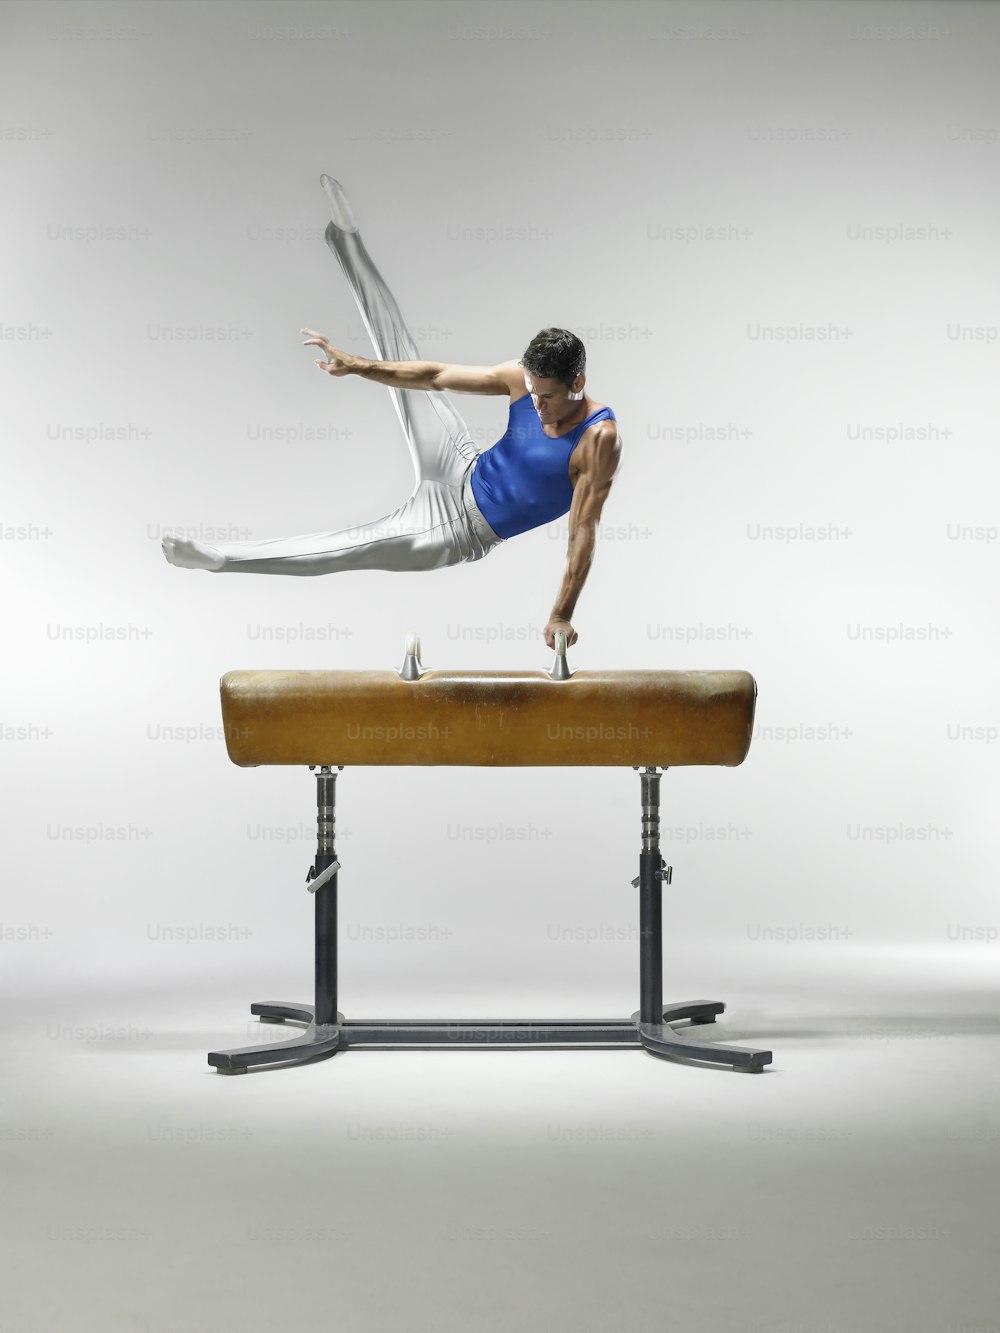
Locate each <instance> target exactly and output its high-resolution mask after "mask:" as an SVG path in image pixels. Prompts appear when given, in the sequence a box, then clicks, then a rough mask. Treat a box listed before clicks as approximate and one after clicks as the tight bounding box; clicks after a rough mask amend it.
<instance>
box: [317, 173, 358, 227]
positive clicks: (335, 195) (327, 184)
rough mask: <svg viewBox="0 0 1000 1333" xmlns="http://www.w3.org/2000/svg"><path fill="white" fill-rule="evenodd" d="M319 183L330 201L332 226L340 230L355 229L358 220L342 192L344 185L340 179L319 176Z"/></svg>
mask: <svg viewBox="0 0 1000 1333" xmlns="http://www.w3.org/2000/svg"><path fill="white" fill-rule="evenodd" d="M319 181H320V184H321V185H322V187H323V189H324V190H325V191H326V197H327V198H328V199H329V201H330V214H331V216H332V218H333V222H334V226H337V227H339V228H340V230H341V231H357V229H358V222H357V218H355V216H354V210H353V209H352V208H351V205H350V202H349V200H348V198H347V195H346V194H345V193H344V187H343V186H342V185H341V183H340V181H336V180H334V179H333V177H332V176H326V175H323V176H320V178H319Z"/></svg>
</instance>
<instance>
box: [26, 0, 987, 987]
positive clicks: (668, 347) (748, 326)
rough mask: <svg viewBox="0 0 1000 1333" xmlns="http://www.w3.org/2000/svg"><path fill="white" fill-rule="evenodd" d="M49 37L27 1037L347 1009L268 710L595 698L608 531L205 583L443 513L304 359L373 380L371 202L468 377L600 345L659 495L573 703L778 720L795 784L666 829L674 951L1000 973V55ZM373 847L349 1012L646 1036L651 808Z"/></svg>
mask: <svg viewBox="0 0 1000 1333" xmlns="http://www.w3.org/2000/svg"><path fill="white" fill-rule="evenodd" d="M0 33H2V52H3V53H2V56H0V88H2V92H0V119H2V126H3V134H2V141H0V152H2V155H3V172H2V180H3V191H4V200H5V207H4V208H3V209H2V210H0V236H2V244H3V255H4V261H3V303H2V310H0V324H2V341H0V364H2V367H3V386H4V387H3V394H2V408H0V410H2V413H3V436H2V438H3V459H4V464H3V482H4V485H3V494H4V502H3V507H2V513H0V520H2V525H3V532H2V536H3V540H2V542H0V577H2V582H3V590H4V599H5V614H4V626H5V630H6V634H5V644H6V647H5V652H4V654H3V662H2V672H3V682H4V683H3V707H2V728H3V730H2V746H0V762H2V765H3V776H4V796H5V833H6V836H5V858H4V863H5V874H4V888H3V899H2V912H0V920H2V932H3V933H2V946H3V959H4V967H3V975H4V977H5V978H6V983H7V984H8V985H9V986H10V987H11V988H12V989H13V990H16V991H17V992H18V993H20V994H22V995H23V994H24V988H25V986H28V987H38V988H39V989H40V990H45V991H48V990H51V988H52V987H54V986H59V985H62V984H70V985H72V986H74V987H76V988H77V989H78V990H79V989H80V988H86V987H87V986H93V987H98V988H99V987H102V986H105V985H113V986H120V985H121V983H122V982H126V983H129V984H134V985H135V986H136V987H141V986H150V987H156V986H171V985H174V984H176V980H177V978H178V977H179V976H182V975H183V976H184V977H185V978H189V979H190V980H191V981H192V982H196V981H197V980H198V979H201V980H203V981H206V982H207V981H208V980H209V979H211V978H217V977H219V976H220V974H223V973H229V972H241V973H243V972H249V971H250V970H252V971H253V972H254V975H256V976H259V985H258V986H257V989H258V990H260V991H261V992H262V993H263V991H264V990H268V989H269V986H270V983H269V982H268V977H269V976H271V975H273V974H277V973H279V972H280V974H281V975H282V976H289V977H291V976H301V982H302V984H301V986H300V987H299V988H298V990H297V991H296V995H299V991H301V992H302V993H301V995H300V996H299V998H302V999H307V998H308V994H307V990H308V973H309V960H310V952H309V950H310V929H311V899H310V898H309V896H308V895H307V893H306V892H305V889H304V880H305V874H306V871H307V869H308V866H309V864H310V861H311V857H312V851H313V841H312V839H313V829H314V817H315V795H314V782H313V779H312V776H311V775H310V774H309V772H308V770H306V769H256V770H241V769H238V768H236V767H234V766H233V765H232V764H231V763H230V762H229V760H228V758H227V755H226V752H225V746H224V742H223V739H222V733H221V716H220V711H219V695H218V681H219V677H220V676H221V675H222V673H223V672H225V671H227V670H231V669H238V668H256V667H259V668H280V667H293V668H361V669H366V668H370V669H380V670H381V669H386V668H393V667H398V666H399V664H400V662H401V660H402V653H403V641H404V635H405V633H406V631H407V630H409V629H411V628H413V629H416V630H417V631H418V632H419V634H420V636H421V640H422V645H423V659H424V663H425V665H426V666H428V667H434V668H449V667H454V668H469V667H474V668H482V667H486V668H503V667H510V668H525V667H539V668H543V667H544V668H547V667H548V666H549V664H550V661H551V654H550V652H549V651H548V650H547V649H546V648H545V646H544V643H543V641H542V629H543V627H544V625H545V623H546V620H547V618H548V614H549V611H550V609H551V607H552V604H553V602H554V600H555V596H556V593H557V590H558V587H559V583H560V579H561V576H562V572H563V565H564V561H565V554H566V534H567V529H566V521H565V519H564V520H561V521H560V522H559V523H557V524H553V525H551V526H550V527H549V528H546V529H541V530H537V531H535V532H532V533H529V534H526V535H525V536H523V537H520V538H518V539H516V540H514V541H512V542H510V543H508V544H506V545H505V546H503V547H501V548H500V549H499V550H498V551H495V552H494V553H493V554H492V555H491V556H489V557H488V558H487V559H486V560H484V561H482V562H480V563H477V564H473V565H467V566H459V567H456V568H453V569H447V570H441V571H436V572H432V573H429V574H413V575H399V574H393V573H388V572H385V573H383V572H375V571H363V572H358V573H348V574H342V575H331V576H328V577H320V578H290V577H262V576H253V575H245V576H243V577H240V576H233V575H226V574H223V575H218V576H217V575H214V574H209V573H206V572H203V571H192V570H183V569H177V568H174V567H171V566H170V565H168V564H167V563H166V561H165V560H164V558H163V556H162V554H161V551H160V539H161V537H162V536H163V534H164V533H166V532H179V533H183V534H185V535H189V536H195V537H200V538H201V539H203V540H206V541H209V542H210V541H211V540H212V537H213V535H215V536H225V537H227V538H242V537H247V538H251V537H252V538H259V537H270V536H288V535H292V534H295V533H300V532H312V531H316V530H318V529H323V528H329V529H337V528H340V527H344V526H348V525H350V524H353V523H359V522H365V521H369V520H373V519H375V518H377V517H379V516H380V515H383V514H385V513H387V512H389V511H390V510H391V509H393V508H394V507H395V506H396V505H397V504H399V503H400V502H401V501H402V500H403V499H405V498H406V496H407V495H408V494H409V491H410V487H411V478H410V462H409V456H408V452H407V450H406V447H405V444H404V440H403V436H402V433H401V430H400V427H399V423H398V421H397V419H396V416H395V413H394V411H393V409H392V405H391V401H390V396H389V393H388V390H386V389H385V388H384V387H382V386H379V385H373V384H370V383H366V382H363V381H361V380H357V379H348V380H331V379H330V378H329V377H327V376H324V375H322V374H320V373H319V372H318V371H317V370H316V369H315V368H314V366H313V364H312V362H313V359H314V354H315V353H314V349H310V348H304V347H302V346H301V345H300V344H301V342H302V336H301V335H300V334H299V332H298V331H299V329H300V328H302V327H303V326H308V327H311V328H317V329H320V330H321V331H323V332H324V333H325V334H326V335H327V336H328V337H329V338H330V339H331V341H332V342H333V343H334V344H335V345H337V346H340V347H343V348H345V349H347V350H349V351H354V352H358V353H362V354H370V351H371V348H370V344H369V343H368V340H367V337H366V335H365V332H364V329H363V328H362V326H361V322H360V318H359V315H358V312H357V309H356V307H355V305H354V302H353V298H352V297H351V294H350V292H349V289H348V287H347V283H346V280H345V278H344V275H343V274H342V272H341V271H340V269H339V266H338V265H337V263H336V260H335V259H334V257H333V256H332V254H331V253H330V252H329V250H328V249H327V247H326V245H325V243H324V241H323V229H324V227H325V225H326V221H327V216H328V215H327V210H326V198H325V196H324V194H323V192H322V190H321V188H320V185H319V177H320V174H321V173H323V172H326V173H329V174H330V175H332V176H334V177H335V178H337V179H338V180H340V181H341V182H342V183H343V185H344V187H345V189H346V190H347V192H348V195H349V196H350V198H351V200H352V203H353V205H354V207H355V210H356V212H357V215H358V219H359V222H360V226H361V231H362V234H363V236H364V238H365V243H366V245H367V246H368V248H369V250H370V252H371V254H372V256H373V258H374V259H375V262H376V264H377V265H378V266H379V268H380V270H381V271H382V273H383V275H384V276H385V278H386V281H387V282H388V284H389V286H390V288H391V289H392V291H393V292H394V294H395V295H396V296H397V298H398V300H399V303H400V307H401V309H402V312H403V314H404V316H405V318H406V319H407V321H408V323H409V325H410V327H411V330H412V331H413V333H414V335H415V338H416V341H417V344H418V347H419V349H420V353H421V355H422V356H424V357H426V358H427V359H432V360H440V361H454V362H461V363H490V362H494V361H499V360H503V359H507V358H509V357H515V356H519V355H520V354H521V352H522V351H523V350H524V348H525V346H526V345H527V343H528V341H529V340H530V338H531V337H532V336H533V335H534V334H535V333H536V332H537V331H538V329H540V328H542V327H544V326H547V325H551V324H557V325H561V326H564V327H568V328H570V329H573V330H574V331H575V332H576V333H577V334H578V335H579V336H580V337H581V338H582V339H583V341H584V342H585V344H586V346H587V350H588V381H587V388H588V392H589V393H590V394H591V395H592V396H593V397H594V398H595V399H596V400H597V401H598V402H601V403H607V404H609V405H611V406H612V407H613V408H614V410H615V413H616V415H617V417H618V421H619V425H620V429H621V434H622V439H623V442H624V452H623V459H624V462H623V468H622V472H621V474H620V476H619V479H618V480H617V482H616V484H615V487H614V489H613V491H612V495H611V497H610V499H609V501H608V504H607V506H606V509H605V511H604V515H603V518H602V524H601V530H600V533H599V538H598V550H597V556H596V559H595V563H594V567H593V570H592V572H591V575H590V577H589V579H588V582H587V585H586V587H585V589H584V591H583V594H582V596H581V598H580V601H579V605H578V608H577V613H576V615H575V616H574V625H575V627H576V629H577V630H578V632H579V634H580V641H579V643H578V645H577V646H575V647H574V648H572V649H571V650H570V665H571V666H572V667H573V668H574V669H589V668H597V667H601V668H644V669H645V668H677V669H699V668H739V669H746V670H749V671H752V673H753V674H754V676H755V677H756V679H757V681H758V686H759V691H760V694H759V701H758V714H757V730H756V733H755V736H754V740H753V744H752V746H751V750H750V753H749V755H748V758H747V760H746V761H745V763H744V764H743V765H742V766H741V767H740V768H738V769H733V770H727V769H690V770H672V771H670V772H669V773H668V774H667V775H666V776H665V778H664V781H663V784H662V795H663V829H664V849H665V851H666V853H667V858H668V860H670V861H671V862H672V863H673V864H674V867H675V879H674V885H673V886H672V887H671V889H670V890H668V893H669V894H671V895H672V901H671V904H670V908H669V911H668V914H667V916H668V920H669V922H670V932H671V935H670V942H668V948H670V947H673V948H675V949H677V948H680V949H681V950H682V951H684V950H686V949H687V946H688V945H690V946H691V957H692V958H694V959H695V960H697V959H699V958H700V959H704V958H707V957H709V956H710V953H711V950H712V949H713V948H720V949H721V948H723V947H725V948H728V949H732V950H734V951H735V957H736V959H737V961H736V963H735V966H736V968H737V970H749V969H751V968H752V967H753V966H754V963H753V961H752V960H753V959H754V958H755V957H758V956H760V950H761V949H762V948H763V947H765V946H771V947H773V948H774V947H776V948H777V949H778V951H779V953H780V952H781V950H784V953H783V956H785V957H788V958H792V957H794V958H795V959H796V961H797V962H798V961H801V960H804V959H806V958H812V957H815V958H816V959H817V960H819V963H820V964H822V962H823V960H824V959H825V960H826V961H827V962H829V961H830V960H831V959H833V960H836V959H840V958H844V959H845V960H846V959H847V956H848V951H850V950H855V949H857V948H862V949H864V948H871V949H873V950H893V949H900V948H903V949H907V948H908V949H913V950H926V951H930V955H931V962H930V963H929V966H930V967H931V968H933V966H934V962H933V959H934V958H941V957H943V958H946V959H948V960H949V962H954V960H955V958H956V956H957V955H959V954H960V952H961V951H962V950H969V951H970V957H971V956H972V951H975V952H976V954H977V956H978V957H979V958H980V959H981V958H982V957H983V952H982V951H984V950H985V951H987V954H986V956H993V955H995V954H996V952H997V951H998V950H1000V941H998V927H1000V912H998V910H997V907H996V896H995V870H996V854H995V834H994V817H993V816H994V812H995V809H996V803H997V795H998V783H997V775H996V755H997V749H998V742H1000V710H998V707H997V701H996V686H995V679H996V669H995V664H996V660H997V651H998V646H1000V645H998V616H997V609H996V568H997V559H998V556H997V551H998V546H1000V532H998V528H1000V518H998V511H997V503H996V495H997V484H998V480H1000V477H998V472H1000V469H998V465H997V458H996V448H997V433H998V425H997V421H998V412H997V406H998V404H997V392H996V384H997V376H996V362H997V355H998V347H1000V331H998V316H997V305H996V292H997V267H998V265H997V256H996V234H997V220H998V205H1000V175H998V172H997V136H998V127H1000V109H998V98H1000V94H998V89H997V80H996V65H997V55H998V50H1000V9H998V8H997V7H996V6H991V5H985V4H973V3H947V4H934V3H927V4H920V5H907V4H888V3H887V4H881V3H869V4H864V5H853V4H837V3H826V4H824V3H820V4H810V3H806V4H803V3H797V4H792V3H769V2H766V0H761V2H760V3H753V4H747V3H717V4H713V5H710V6H709V5H704V4H687V3H677V4H657V3H649V4H646V3H631V2H630V0H621V2H620V3H617V4H615V5H614V6H611V5H605V4H598V3H591V4H565V5H564V4H558V3H539V4H522V3H519V0H513V2H512V3H509V4H505V5H503V6H497V5H489V4H449V3H422V2H421V3H412V2H411V3H407V4H389V3H382V4H374V5H373V4H353V3H345V4H337V3H332V4H318V3H317V4H313V3H305V2H302V0H297V2H296V3H291V4H288V3H242V2H239V0H237V2H236V3H227V4H199V5H164V4H159V3H152V4H138V3H115V4H111V3H106V4H101V3H79V4H63V3H50V4H44V5H37V4H26V3H8V4H6V5H5V6H4V7H3V14H2V16H0ZM454 398H455V402H456V406H457V407H458V408H459V410H460V411H461V413H462V414H463V416H464V417H465V419H466V421H467V422H468V424H469V427H470V430H471V431H472V433H473V438H474V439H475V440H476V442H477V443H478V444H479V445H480V446H481V447H486V446H487V445H489V444H490V443H492V442H493V441H494V440H496V439H498V438H499V437H500V435H502V433H503V431H504V428H505V415H506V405H505V402H504V401H503V400H499V399H491V398H476V397H471V396H467V395H455V396H454ZM337 810H338V835H339V836H338V850H339V852H340V859H341V861H342V863H343V866H344V870H343V872H342V874H341V877H340V880H341V888H342V895H343V896H342V903H343V908H342V927H341V929H342V941H343V943H342V957H344V959H345V961H344V968H345V975H346V976H348V977H352V978H354V979H355V980H356V981H358V982H359V983H360V982H361V981H363V979H365V978H396V979H398V978H400V977H408V976H410V975H413V976H419V977H420V978H422V979H423V981H424V982H426V983H427V984H428V985H430V984H432V983H434V982H436V983H437V984H439V985H444V986H447V984H449V982H450V981H451V980H452V979H454V981H455V982H456V984H457V983H458V982H469V984H475V983H476V980H477V979H480V978H490V977H492V978H493V979H495V980H496V981H497V982H498V984H501V983H502V984H504V985H506V984H508V983H510V982H511V977H512V976H516V974H517V972H518V970H519V969H521V970H523V972H524V974H525V975H530V976H531V977H533V978H536V979H539V980H540V979H541V978H543V977H544V978H545V983H546V984H551V985H554V986H557V987H558V985H559V984H560V981H559V979H560V978H563V979H564V984H565V987H566V988H567V989H570V988H572V987H579V988H586V987H587V986H589V985H591V984H592V983H593V982H594V981H595V979H597V980H600V981H601V983H602V984H603V983H605V982H607V983H608V984H609V985H613V986H617V985H619V984H620V985H621V987H623V988H629V989H630V988H632V986H633V978H634V975H635V953H636V949H637V941H636V937H635V917H636V902H635V893H634V891H633V890H632V889H631V888H630V886H629V881H630V879H631V877H632V876H633V875H634V874H635V873H637V853H638V849H639V834H640V819H639V814H640V812H639V779H638V777H637V775H636V774H634V773H632V772H631V771H629V770H623V771H620V770H602V769H591V770H558V769H539V770H516V771H515V770H502V769H501V770H490V769H447V768H442V769H379V770H376V769H370V768H369V769H364V768H355V769H350V768H349V769H345V770H344V772H343V773H342V774H341V775H340V778H339V780H338V804H337ZM990 951H992V953H991V952H990ZM264 968H270V969H271V972H269V973H267V974H266V975H265V974H262V971H261V969H264ZM553 978H555V980H554V981H553ZM274 989H275V990H276V989H277V987H276V986H275V987H274ZM703 989H708V988H706V987H703ZM511 990H512V991H515V992H516V990H517V987H516V985H514V984H512V983H511ZM517 1002H518V1001H517V999H516V998H515V1003H514V1004H511V1005H509V1006H508V1008H509V1009H511V1010H512V1009H514V1008H515V1007H516V1004H517ZM578 1007H579V1006H578V1005H577V1008H578ZM418 1008H419V1006H418ZM109 1013H110V1010H109Z"/></svg>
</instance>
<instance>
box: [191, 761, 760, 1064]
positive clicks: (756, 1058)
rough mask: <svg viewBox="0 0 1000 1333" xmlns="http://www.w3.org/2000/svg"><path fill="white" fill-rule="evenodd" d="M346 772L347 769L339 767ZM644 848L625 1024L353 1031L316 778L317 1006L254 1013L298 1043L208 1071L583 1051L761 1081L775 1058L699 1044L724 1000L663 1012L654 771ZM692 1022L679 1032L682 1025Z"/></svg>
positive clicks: (328, 782) (322, 781) (663, 875)
mask: <svg viewBox="0 0 1000 1333" xmlns="http://www.w3.org/2000/svg"><path fill="white" fill-rule="evenodd" d="M339 768H343V765H342V764H341V765H339ZM640 777H641V779H642V818H643V848H642V851H641V852H640V854H639V874H638V876H637V877H636V878H635V879H634V880H633V881H632V884H633V887H634V886H636V885H638V887H639V935H640V945H639V992H640V1007H639V1009H638V1010H637V1011H636V1012H635V1013H634V1014H632V1016H631V1017H630V1018H629V1019H628V1020H625V1021H618V1022H591V1021H581V1020H572V1019H556V1020H552V1021H545V1020H534V1019H532V1020H527V1019H525V1020H519V1021H505V1020H496V1021H493V1020H490V1021H486V1020H485V1019H481V1020H469V1021H466V1020H461V1021H459V1020H456V1019H439V1020H431V1019H355V1020H352V1021H350V1022H348V1020H347V1019H345V1018H344V1015H343V1014H342V1013H340V1012H339V1011H338V1009H337V875H338V872H339V869H340V863H339V861H338V860H337V858H336V855H335V853H334V793H335V785H334V784H335V783H336V778H337V774H336V773H334V772H333V771H332V770H331V768H330V767H329V765H324V766H322V767H321V768H320V769H319V771H318V772H317V773H316V779H317V833H318V842H317V853H316V860H315V864H314V865H313V866H311V867H310V870H309V877H308V880H307V883H308V884H309V887H310V890H311V891H313V892H315V894H316V941H315V943H316V952H315V982H316V991H315V994H316V1002H315V1004H314V1005H302V1004H287V1003H284V1002H278V1001H263V1002H260V1003H255V1004H251V1006H250V1012H251V1014H254V1015H256V1016H257V1017H258V1018H260V1019H261V1020H263V1021H264V1022H280V1023H285V1022H290V1023H297V1024H304V1025H305V1031H304V1032H303V1033H302V1034H301V1035H300V1037H299V1039H298V1040H293V1041H285V1042H277V1043H275V1044H273V1045H263V1044H262V1045H254V1046H242V1047H239V1048H237V1049H234V1050H228V1051H211V1052H209V1056H208V1063H209V1064H210V1065H212V1066H213V1067H214V1068H215V1069H216V1071H217V1072H218V1073H220V1074H245V1073H246V1072H247V1070H248V1069H250V1068H252V1067H254V1066H264V1065H289V1064H304V1063H306V1062H307V1061H312V1060H316V1059H320V1058H322V1057H325V1056H328V1055H333V1054H335V1053H336V1052H337V1051H342V1050H347V1049H348V1048H349V1047H351V1046H384V1047H387V1048H388V1047H396V1048H407V1047H438V1048H441V1047H444V1048H448V1047H457V1046H485V1047H506V1048H508V1049H509V1048H512V1047H515V1048H516V1047H522V1048H523V1047H531V1046H553V1047H575V1046H583V1047H588V1048H590V1049H601V1048H619V1047H630V1046H637V1047H641V1048H643V1049H644V1050H647V1051H650V1052H651V1053H653V1054H654V1055H661V1056H666V1057H668V1058H669V1059H673V1060H684V1061H691V1062H695V1063H702V1064H709V1065H728V1066H730V1067H732V1068H733V1069H736V1070H747V1071H749V1072H751V1073H759V1072H760V1071H761V1070H762V1069H763V1067H764V1066H765V1065H768V1064H770V1063H771V1052H770V1051H765V1050H755V1049H753V1048H750V1047H745V1046H725V1045H723V1044H722V1043H721V1042H705V1041H699V1040H697V1039H696V1038H695V1037H693V1036H692V1035H690V1028H693V1027H697V1026H702V1025H705V1024H707V1023H714V1022H715V1019H716V1016H717V1015H718V1014H721V1013H723V1012H724V1011H725V1007H726V1006H725V1004H723V1003H722V1001H720V1000H695V1001H691V1002H689V1003H685V1004H671V1005H668V1006H667V1007H666V1008H663V999H662V996H663V983H662V974H663V930H662V915H661V885H662V884H664V883H667V884H669V883H670V881H671V878H672V870H671V867H670V866H666V865H664V862H663V858H662V856H661V855H660V850H659V796H660V792H659V782H660V774H659V772H658V771H657V769H656V768H645V769H643V770H642V771H641V773H640ZM685 1020H686V1021H687V1022H688V1024H689V1027H688V1028H685V1029H683V1030H681V1031H679V1032H678V1031H677V1030H676V1029H675V1028H674V1026H673V1025H674V1024H675V1023H681V1022H684V1021H685Z"/></svg>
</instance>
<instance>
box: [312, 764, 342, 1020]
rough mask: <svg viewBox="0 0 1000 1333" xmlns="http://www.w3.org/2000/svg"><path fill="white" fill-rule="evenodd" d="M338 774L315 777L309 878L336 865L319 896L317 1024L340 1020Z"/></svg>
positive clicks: (325, 770) (322, 772) (326, 772)
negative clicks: (336, 846) (313, 844)
mask: <svg viewBox="0 0 1000 1333" xmlns="http://www.w3.org/2000/svg"><path fill="white" fill-rule="evenodd" d="M336 784H337V775H336V773H332V772H331V771H330V769H329V767H328V766H326V765H324V766H323V768H321V769H320V771H319V772H318V773H317V774H316V860H315V863H314V865H313V872H314V873H313V874H310V879H313V878H317V879H318V878H319V877H320V876H321V875H322V873H323V871H324V870H328V869H329V868H330V867H331V866H333V865H336V867H337V869H336V870H334V872H333V874H332V875H331V876H330V878H329V879H328V880H327V881H326V882H325V884H323V885H322V886H321V887H320V888H318V889H316V890H315V893H316V1008H315V1014H316V1022H317V1023H323V1024H327V1023H336V1021H337V872H338V871H339V869H340V862H339V861H338V860H337V855H336V852H335V851H334V846H333V840H334V822H335V819H336V815H335V813H334V802H335V799H336V795H337V786H336Z"/></svg>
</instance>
